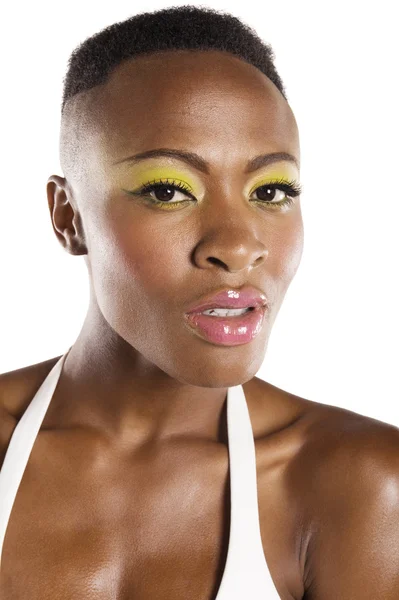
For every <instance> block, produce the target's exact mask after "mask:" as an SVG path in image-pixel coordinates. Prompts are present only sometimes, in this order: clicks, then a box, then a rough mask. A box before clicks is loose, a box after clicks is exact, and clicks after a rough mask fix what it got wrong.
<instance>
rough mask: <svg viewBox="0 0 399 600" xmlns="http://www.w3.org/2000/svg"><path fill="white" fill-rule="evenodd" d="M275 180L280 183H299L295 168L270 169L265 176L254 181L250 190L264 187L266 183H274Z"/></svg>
mask: <svg viewBox="0 0 399 600" xmlns="http://www.w3.org/2000/svg"><path fill="white" fill-rule="evenodd" d="M275 180H277V181H280V180H283V181H286V182H289V181H292V180H294V181H295V182H298V183H299V178H298V172H297V170H296V169H295V168H292V169H281V168H280V169H270V170H269V171H268V172H267V175H262V176H260V178H259V179H255V181H254V183H253V184H251V188H250V189H256V188H257V187H260V186H262V185H266V184H268V183H271V182H274V181H275Z"/></svg>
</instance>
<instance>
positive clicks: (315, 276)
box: [0, 0, 399, 425]
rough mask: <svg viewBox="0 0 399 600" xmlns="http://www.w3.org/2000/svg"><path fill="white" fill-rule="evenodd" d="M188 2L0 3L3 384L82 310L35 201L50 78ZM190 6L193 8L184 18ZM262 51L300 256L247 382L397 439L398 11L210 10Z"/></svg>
mask: <svg viewBox="0 0 399 600" xmlns="http://www.w3.org/2000/svg"><path fill="white" fill-rule="evenodd" d="M184 3H185V2H179V1H174V2H173V3H171V4H167V3H165V2H147V1H146V2H131V1H129V2H127V1H121V0H119V1H118V0H114V1H113V2H105V3H99V2H96V3H94V2H86V3H85V2H82V1H79V2H77V1H76V0H70V1H69V2H68V3H61V2H52V3H48V4H47V3H45V2H40V1H36V2H22V3H21V2H17V3H11V2H10V1H9V2H7V3H6V2H3V3H2V4H1V9H0V23H1V35H0V44H1V46H0V59H1V95H0V103H1V104H0V109H1V110H0V119H1V124H0V125H1V138H0V144H1V150H2V154H1V161H2V163H1V164H2V169H1V172H2V178H1V205H0V208H1V213H0V214H1V236H0V260H1V279H0V282H1V295H0V373H4V372H6V371H9V370H12V369H16V368H20V367H23V366H26V365H29V364H33V363H36V362H40V361H43V360H46V359H49V358H51V357H54V356H57V355H60V354H63V353H64V352H66V350H67V349H68V348H69V347H70V346H71V345H72V344H73V342H74V340H75V339H76V337H77V335H78V333H79V331H80V328H81V326H82V323H83V320H84V317H85V314H86V310H87V305H88V298H89V289H88V275H87V270H86V267H85V264H84V261H83V257H72V256H70V255H68V254H67V253H66V252H65V251H64V250H63V249H62V247H61V246H60V244H59V242H58V241H57V239H56V237H55V235H54V233H53V229H52V226H51V222H50V214H49V210H48V205H47V197H46V181H47V178H48V176H49V175H51V174H59V175H63V173H62V171H61V168H60V166H59V162H58V134H59V123H60V106H61V93H62V78H63V77H64V74H65V71H66V66H67V60H68V57H69V55H70V53H71V52H72V50H73V49H74V48H75V46H77V45H78V44H79V43H80V42H82V41H83V40H84V39H85V38H86V37H88V36H90V35H92V34H93V33H95V32H97V31H99V30H100V29H102V28H103V27H105V26H107V25H110V24H111V23H114V22H116V21H119V20H123V19H125V18H128V17H129V16H132V15H133V14H137V13H138V12H143V11H153V10H156V9H159V8H165V7H167V6H171V5H172V4H173V5H175V6H177V5H181V4H184ZM190 4H194V5H200V3H196V2H191V3H190ZM202 6H209V7H214V8H217V9H221V10H224V11H226V12H230V13H232V14H234V15H235V16H237V17H239V18H241V19H242V20H244V21H245V22H246V23H247V24H249V25H250V26H252V27H254V28H255V30H256V31H257V33H258V34H259V35H260V37H261V38H262V39H263V40H264V41H266V42H268V43H270V44H271V45H272V48H273V50H274V52H275V55H276V60H275V64H276V67H277V70H278V72H279V74H280V76H281V77H282V80H283V82H284V84H285V87H286V90H287V94H288V101H289V103H290V105H291V107H292V109H293V111H294V114H295V116H296V119H297V123H298V127H299V132H300V140H301V165H302V168H301V182H302V184H303V186H304V189H305V191H304V193H303V195H302V198H301V203H302V213H303V219H304V227H305V247H304V253H303V256H302V262H301V265H300V267H299V270H298V272H297V274H296V276H295V278H294V280H293V282H292V283H291V286H290V288H289V290H288V292H287V295H286V297H285V300H284V302H283V305H282V308H281V310H280V313H279V315H278V317H277V320H276V322H275V325H274V328H273V331H272V335H271V338H270V342H269V346H268V350H267V354H266V358H265V361H264V363H263V365H262V368H261V369H260V371H259V372H258V373H257V375H258V377H261V378H262V379H265V380H267V381H270V382H271V383H273V384H274V385H277V386H278V387H282V388H284V389H286V390H288V391H290V392H292V393H294V394H297V395H299V396H302V397H305V398H308V399H310V400H314V401H317V402H323V403H326V404H333V405H336V406H341V407H343V408H346V409H349V410H352V411H355V412H358V413H361V414H364V415H367V416H370V417H373V418H376V419H379V420H382V421H386V422H389V423H393V424H395V425H399V383H398V370H397V367H398V334H399V327H398V323H399V319H398V314H397V311H398V306H399V295H398V262H399V261H398V258H399V253H398V237H399V236H398V233H399V190H398V187H399V186H398V178H397V175H398V162H399V161H398V159H399V152H398V139H399V127H398V106H399V101H398V100H399V97H398V90H399V86H398V56H399V42H398V38H399V36H398V35H397V21H396V19H395V18H394V7H395V2H393V1H392V2H378V3H376V4H369V3H368V2H366V1H363V2H350V1H348V0H346V1H344V2H343V1H339V2H337V1H336V2H333V3H330V4H328V3H327V2H306V1H304V0H301V2H297V0H293V1H292V2H287V1H280V2H248V1H246V2H233V1H231V0H229V1H226V2H210V3H203V4H202Z"/></svg>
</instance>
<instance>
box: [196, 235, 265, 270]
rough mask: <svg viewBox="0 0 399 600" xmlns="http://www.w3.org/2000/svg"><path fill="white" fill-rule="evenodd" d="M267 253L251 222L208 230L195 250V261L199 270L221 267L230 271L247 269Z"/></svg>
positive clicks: (259, 262)
mask: <svg viewBox="0 0 399 600" xmlns="http://www.w3.org/2000/svg"><path fill="white" fill-rule="evenodd" d="M268 254H269V251H268V249H267V248H266V246H265V244H264V243H263V242H262V241H261V240H260V239H259V238H258V236H257V234H256V231H254V230H253V229H251V226H250V224H247V225H245V224H242V225H241V226H239V225H237V226H235V227H223V226H221V227H220V228H218V230H216V229H214V230H213V231H212V232H209V231H208V233H207V235H206V237H205V238H204V239H202V240H201V241H200V242H199V244H198V245H197V246H196V248H195V250H194V256H193V258H194V263H195V265H196V266H197V267H199V268H202V269H214V268H222V269H224V270H226V271H228V272H229V273H239V272H241V271H247V272H250V271H252V270H253V269H255V268H256V267H260V266H261V265H263V263H264V261H265V260H266V258H267V256H268Z"/></svg>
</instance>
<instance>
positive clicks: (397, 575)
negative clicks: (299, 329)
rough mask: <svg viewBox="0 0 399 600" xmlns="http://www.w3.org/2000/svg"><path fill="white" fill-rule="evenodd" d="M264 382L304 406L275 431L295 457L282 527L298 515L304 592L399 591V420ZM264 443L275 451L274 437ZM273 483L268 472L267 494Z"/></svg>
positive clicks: (286, 468) (309, 597) (328, 598)
mask: <svg viewBox="0 0 399 600" xmlns="http://www.w3.org/2000/svg"><path fill="white" fill-rule="evenodd" d="M259 385H260V387H261V388H262V389H263V390H264V394H267V395H269V394H270V393H272V394H274V395H276V398H277V399H279V401H280V402H281V403H282V404H283V405H286V406H288V407H291V406H294V407H295V406H296V407H297V408H296V409H295V410H294V412H293V413H292V417H293V418H292V425H290V422H289V421H287V427H286V429H285V430H277V432H276V434H274V433H272V435H271V436H270V437H273V436H276V435H277V436H281V437H280V438H277V441H278V444H277V446H278V448H279V452H280V453H281V452H283V449H284V447H285V456H287V457H288V460H287V461H279V464H282V465H283V469H282V473H283V476H282V478H281V481H282V484H283V486H282V488H283V489H284V491H285V495H284V496H283V497H284V503H283V505H284V512H283V513H282V515H281V518H280V520H279V521H278V527H279V531H280V532H281V527H282V524H284V523H285V522H286V521H287V519H290V518H291V516H290V515H294V516H295V517H294V518H292V519H291V521H292V523H291V524H292V527H291V528H290V539H295V540H296V544H295V545H296V548H297V553H296V556H297V559H298V564H299V573H300V575H299V576H298V579H300V581H301V583H300V584H299V583H298V584H297V588H296V589H298V590H300V593H299V592H298V594H297V597H303V598H306V600H321V599H322V600H336V599H337V598H341V599H343V600H344V599H345V600H346V599H348V600H349V598H351V599H352V598H353V600H354V599H355V598H356V599H357V598H359V599H360V598H362V599H364V598H377V597H378V598H384V599H385V598H386V600H388V599H389V600H391V598H392V600H393V599H394V598H395V599H397V598H399V428H398V427H396V426H395V425H392V424H390V423H386V422H383V421H380V420H377V419H374V418H371V417H367V416H365V415H361V414H359V413H356V412H354V411H350V410H348V409H344V408H341V407H337V406H333V405H328V404H323V403H318V402H315V401H310V400H307V399H304V398H300V397H298V396H295V395H293V394H290V393H288V392H286V391H284V390H281V389H279V388H274V389H273V390H272V388H271V387H270V384H266V385H264V384H259ZM272 387H273V386H272ZM271 390H272V391H271ZM265 406H266V404H265ZM284 410H287V409H284ZM289 410H290V411H292V408H290V409H289ZM295 413H296V414H297V418H294V415H295ZM284 431H285V434H284ZM266 439H267V438H266ZM264 447H265V449H266V450H265V455H266V454H267V453H268V452H269V453H270V450H271V449H272V446H271V444H270V443H269V444H268V445H265V446H264ZM273 482H274V483H275V479H273ZM270 489H271V486H270V484H269V482H268V481H267V480H266V485H265V490H266V492H267V494H266V493H265V497H268V495H270ZM279 499H280V500H281V494H280V496H279ZM276 506H278V504H276ZM287 506H289V508H290V510H287ZM275 511H277V508H275ZM269 514H270V511H268V515H269ZM276 514H277V513H276ZM268 515H267V516H268Z"/></svg>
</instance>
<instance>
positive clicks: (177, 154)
mask: <svg viewBox="0 0 399 600" xmlns="http://www.w3.org/2000/svg"><path fill="white" fill-rule="evenodd" d="M159 156H163V157H168V158H177V159H179V160H182V161H184V162H186V163H188V164H189V165H191V166H192V167H194V168H195V169H197V170H198V171H201V172H202V173H206V174H207V175H209V171H210V165H209V163H208V162H207V161H206V160H204V159H203V158H202V157H201V156H199V154H196V153H195V152H185V151H184V150H175V149H173V148H157V149H154V150H147V151H145V152H139V153H138V154H134V155H132V156H128V157H127V158H122V159H121V160H118V161H116V162H114V163H112V164H113V165H118V164H120V163H123V162H129V163H136V162H139V161H141V160H144V159H146V158H154V157H159ZM280 161H288V162H291V163H294V165H295V166H296V167H297V169H298V170H299V162H298V160H297V159H296V158H295V156H293V155H292V154H289V153H288V152H272V153H269V154H260V155H259V156H255V158H252V159H251V160H250V161H249V162H248V163H247V166H246V169H245V173H252V172H253V171H257V170H258V169H260V168H261V167H267V166H268V165H270V164H272V163H275V162H280Z"/></svg>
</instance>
